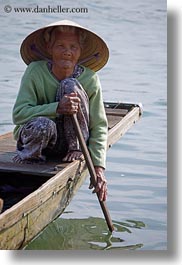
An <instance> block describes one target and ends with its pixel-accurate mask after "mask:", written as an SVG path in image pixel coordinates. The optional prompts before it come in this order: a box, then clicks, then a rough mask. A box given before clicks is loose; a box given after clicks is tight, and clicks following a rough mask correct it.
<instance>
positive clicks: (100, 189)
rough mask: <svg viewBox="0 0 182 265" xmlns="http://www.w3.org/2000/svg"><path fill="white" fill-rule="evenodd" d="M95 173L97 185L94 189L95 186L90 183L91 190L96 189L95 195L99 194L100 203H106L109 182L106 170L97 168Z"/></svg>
mask: <svg viewBox="0 0 182 265" xmlns="http://www.w3.org/2000/svg"><path fill="white" fill-rule="evenodd" d="M95 172H96V176H97V184H96V186H95V188H94V186H93V184H92V183H90V186H89V189H92V188H94V190H93V193H98V195H99V200H100V201H106V199H107V181H106V178H105V176H104V168H102V167H98V166H97V167H95Z"/></svg>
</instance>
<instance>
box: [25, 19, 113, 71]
mask: <svg viewBox="0 0 182 265" xmlns="http://www.w3.org/2000/svg"><path fill="white" fill-rule="evenodd" d="M57 26H71V27H76V28H80V29H82V30H84V31H86V33H87V34H86V39H85V41H84V45H83V48H82V51H81V56H80V58H79V62H78V63H80V64H82V65H84V66H85V67H88V68H90V69H91V70H93V71H95V72H96V71H98V70H100V69H101V68H103V66H104V65H105V64H106V63H107V61H108V58H109V49H108V47H107V45H106V43H105V42H104V40H103V39H102V38H100V37H99V36H98V35H97V34H95V33H94V32H92V31H90V30H88V29H86V28H85V27H82V26H80V25H78V24H76V23H74V22H72V21H68V20H61V21H58V22H56V23H52V24H50V25H48V26H45V27H43V28H40V29H38V30H36V31H34V32H32V33H31V34H30V35H28V36H27V37H26V38H25V39H24V41H23V42H22V44H21V48H20V54H21V57H22V59H23V60H24V62H25V63H26V64H27V65H28V64H30V63H31V62H32V61H38V60H42V59H47V60H51V57H50V54H49V53H48V50H47V48H46V42H45V40H44V32H45V30H46V29H47V28H49V27H57Z"/></svg>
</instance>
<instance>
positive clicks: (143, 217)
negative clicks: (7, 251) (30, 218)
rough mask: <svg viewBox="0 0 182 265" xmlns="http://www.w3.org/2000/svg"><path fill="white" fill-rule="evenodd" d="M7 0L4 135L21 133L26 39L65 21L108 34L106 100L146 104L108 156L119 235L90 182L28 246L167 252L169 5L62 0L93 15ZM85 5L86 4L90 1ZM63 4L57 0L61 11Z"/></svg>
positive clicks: (0, 110)
mask: <svg viewBox="0 0 182 265" xmlns="http://www.w3.org/2000/svg"><path fill="white" fill-rule="evenodd" d="M19 3H21V4H20V5H19V4H18V1H13V0H11V1H7V0H6V1H3V0H2V1H1V3H0V19H1V33H0V35H1V38H0V47H1V57H0V69H1V76H0V95H1V97H0V133H1V134H2V133H5V132H8V131H10V130H12V129H13V125H12V119H11V111H12V107H13V104H14V101H15V98H16V95H17V92H18V88H19V84H20V79H21V76H22V74H23V72H24V70H25V67H26V66H25V64H24V63H23V61H22V60H21V58H20V55H19V46H20V43H21V42H22V40H23V38H24V37H25V36H26V35H27V34H28V33H30V32H31V31H33V30H35V29H36V28H38V27H40V26H44V25H46V24H49V23H51V22H54V21H57V20H60V19H70V20H75V21H77V22H78V23H80V24H83V25H85V26H88V27H89V28H91V29H92V30H94V31H96V32H97V33H98V34H100V35H101V36H102V37H103V38H104V39H105V40H106V41H107V43H108V46H109V48H110V60H109V63H108V64H107V66H106V67H105V68H104V69H103V70H101V71H100V72H99V75H100V79H101V82H102V87H103V95H104V99H105V100H112V101H118V100H120V101H124V102H137V103H138V102H142V103H143V105H144V115H143V118H142V120H140V121H139V122H138V123H137V124H136V125H135V126H133V128H132V129H131V130H130V131H129V132H128V133H127V134H126V135H125V136H124V137H123V138H122V139H121V140H120V141H119V142H117V143H116V144H115V145H114V146H113V147H112V148H111V149H110V150H109V152H108V155H107V171H106V176H107V179H108V188H109V195H108V202H107V204H108V208H109V210H110V214H111V216H112V219H113V222H114V224H115V228H116V231H115V232H114V233H113V235H110V234H109V233H108V231H107V227H106V225H105V222H104V219H103V218H102V213H101V210H100V208H99V205H98V202H97V199H96V197H95V196H94V195H92V194H91V192H90V191H89V190H88V184H89V181H88V180H87V181H86V182H85V183H84V185H83V186H82V187H81V189H80V190H79V192H78V193H77V195H76V196H75V197H74V200H73V201H72V202H71V204H70V205H69V206H68V208H67V209H66V212H65V213H64V214H63V215H62V216H61V218H58V219H57V220H56V221H54V222H53V223H52V224H50V225H49V226H48V227H47V229H46V230H45V231H44V232H43V233H42V234H41V235H40V236H39V237H38V238H37V239H36V240H35V241H34V242H32V243H31V244H29V246H28V249H99V250H102V249H115V248H117V249H123V248H124V249H136V250H162V249H166V248H167V172H166V171H167V170H166V167H167V165H166V137H167V136H166V113H167V102H166V101H167V99H166V90H167V89H166V1H165V0H148V1H145V0H136V1H133V0H128V1H113V0H112V1H111V0H107V1H99V0H93V1H88V0H86V1H81V0H80V1H74V2H73V3H72V4H71V3H70V2H68V1H65V0H64V1H63V0H62V1H61V5H62V7H71V8H72V7H79V8H80V7H86V8H88V13H87V14H83V13H80V14H79V13H77V14H71V13H69V14H63V13H62V14H59V13H47V14H45V13H34V14H33V13H31V14H30V13H19V14H18V15H17V13H15V12H13V11H12V12H10V13H5V12H4V6H5V5H8V4H10V5H11V6H12V7H36V6H37V3H39V6H40V7H47V6H48V5H51V4H50V1H48V0H45V1H31V4H27V3H28V1H26V0H25V1H24V0H22V1H21V2H19ZM83 3H84V4H83ZM57 4H58V5H60V1H54V5H53V7H54V6H56V5H57Z"/></svg>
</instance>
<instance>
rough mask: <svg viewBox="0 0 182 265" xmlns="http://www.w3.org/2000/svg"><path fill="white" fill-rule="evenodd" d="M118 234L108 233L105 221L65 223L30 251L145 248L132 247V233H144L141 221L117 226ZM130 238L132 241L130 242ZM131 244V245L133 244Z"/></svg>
mask: <svg viewBox="0 0 182 265" xmlns="http://www.w3.org/2000/svg"><path fill="white" fill-rule="evenodd" d="M113 223H114V227H115V231H114V232H113V233H112V234H111V233H110V232H108V230H107V227H106V224H105V221H104V219H102V218H92V217H90V218H87V219H63V218H58V219H57V220H56V221H54V222H52V223H51V224H50V225H49V226H48V227H47V228H46V229H45V230H44V231H43V232H42V233H41V235H40V236H39V237H37V238H36V239H35V240H34V241H32V242H31V243H30V244H29V245H28V246H27V247H26V249H36V250H41V249H44V250H51V249H52V250H53V249H54V250H76V249H79V250H89V249H93V250H110V249H130V250H131V249H138V248H142V247H143V244H141V243H139V242H134V243H133V244H130V243H131V240H130V237H129V234H131V233H132V229H133V228H134V229H141V228H143V227H145V224H144V223H143V222H141V221H133V220H127V221H126V222H124V223H123V222H113ZM127 238H128V240H127ZM129 242H130V243H129Z"/></svg>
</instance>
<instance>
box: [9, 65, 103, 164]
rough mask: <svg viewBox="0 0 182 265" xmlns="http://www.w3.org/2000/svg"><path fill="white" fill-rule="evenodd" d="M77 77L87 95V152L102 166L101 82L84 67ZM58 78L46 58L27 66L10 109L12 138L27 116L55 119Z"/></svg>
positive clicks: (15, 136) (15, 135) (28, 118)
mask: <svg viewBox="0 0 182 265" xmlns="http://www.w3.org/2000/svg"><path fill="white" fill-rule="evenodd" d="M83 68H84V71H83V73H82V74H81V75H80V76H79V77H78V78H77V79H78V81H79V82H80V83H81V85H82V86H83V88H84V90H85V91H86V93H87V95H88V97H89V118H90V122H89V131H90V137H89V145H88V147H89V151H90V154H91V157H92V160H93V163H94V165H95V166H102V167H104V168H105V158H106V145H107V119H106V115H105V110H104V106H103V99H102V92H101V85H100V81H99V78H98V76H97V74H96V73H95V72H93V71H92V70H90V69H89V68H86V67H84V66H83ZM58 84H59V81H58V80H57V79H56V78H55V77H54V76H53V75H52V74H51V73H50V71H49V70H48V67H47V62H46V61H37V62H32V63H30V64H29V65H28V67H27V69H26V71H25V73H24V75H23V77H22V80H21V85H20V90H19V93H18V96H17V99H16V102H15V105H14V108H13V122H14V124H16V127H15V129H14V138H15V139H16V140H17V138H18V132H19V129H20V128H21V126H22V125H24V124H25V123H26V122H28V121H29V120H30V119H32V118H34V117H39V116H45V117H47V118H50V119H52V120H54V119H55V118H56V110H57V107H58V102H55V97H56V91H57V88H58Z"/></svg>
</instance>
